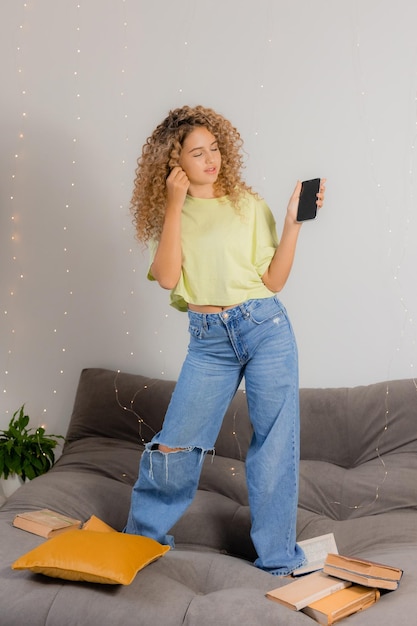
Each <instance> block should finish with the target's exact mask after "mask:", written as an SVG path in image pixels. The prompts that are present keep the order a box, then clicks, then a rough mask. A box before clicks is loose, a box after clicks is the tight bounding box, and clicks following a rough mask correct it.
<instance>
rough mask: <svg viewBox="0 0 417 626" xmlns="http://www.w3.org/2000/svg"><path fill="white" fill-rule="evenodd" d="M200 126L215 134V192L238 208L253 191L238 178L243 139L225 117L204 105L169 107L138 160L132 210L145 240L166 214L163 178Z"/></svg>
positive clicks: (152, 236) (156, 232)
mask: <svg viewBox="0 0 417 626" xmlns="http://www.w3.org/2000/svg"><path fill="white" fill-rule="evenodd" d="M201 126H203V127H205V128H207V129H208V130H209V131H210V132H211V133H212V135H214V137H215V138H216V140H217V143H218V146H219V150H220V154H221V156H222V166H221V168H220V172H219V176H218V178H217V181H216V183H215V185H214V191H215V193H216V196H218V197H220V196H224V195H227V196H229V199H230V201H231V202H232V204H233V206H235V207H236V209H238V202H239V199H240V197H241V196H242V194H243V193H244V191H248V192H249V193H254V192H253V191H252V189H251V187H249V186H248V185H247V184H246V183H245V182H244V181H243V180H242V179H241V170H242V168H243V157H242V153H241V149H242V146H243V141H242V139H241V136H240V134H239V132H238V130H237V129H236V128H235V127H234V126H233V125H232V124H231V123H230V122H229V121H228V120H227V119H225V118H224V117H223V116H222V115H219V114H218V113H216V112H215V111H213V110H212V109H208V108H205V107H203V106H196V107H189V106H184V107H181V108H178V109H175V110H173V111H170V112H169V115H168V116H167V117H166V118H165V119H164V121H163V122H161V124H159V125H158V126H157V127H156V129H155V130H154V131H153V133H152V135H151V136H150V137H148V139H147V140H146V143H145V144H144V146H143V148H142V154H141V156H140V157H139V158H138V161H137V163H138V166H137V169H136V178H135V183H134V190H133V196H132V200H131V212H132V214H133V223H134V225H135V228H136V236H137V238H138V239H139V241H142V242H144V243H146V242H147V241H149V240H150V239H156V240H158V239H159V237H160V235H161V231H162V226H163V223H164V217H165V206H166V198H167V191H166V179H167V177H168V175H169V173H170V171H171V169H172V168H173V167H175V166H176V165H178V160H179V158H180V154H181V150H182V146H183V144H184V141H185V139H186V137H187V136H188V135H189V134H190V133H191V131H192V130H194V129H195V128H196V127H201ZM255 195H256V194H255Z"/></svg>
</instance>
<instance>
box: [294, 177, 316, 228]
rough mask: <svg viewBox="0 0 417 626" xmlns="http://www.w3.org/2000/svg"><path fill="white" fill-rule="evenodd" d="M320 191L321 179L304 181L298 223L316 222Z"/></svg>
mask: <svg viewBox="0 0 417 626" xmlns="http://www.w3.org/2000/svg"><path fill="white" fill-rule="evenodd" d="M319 190H320V178H313V179H311V180H304V181H303V182H302V183H301V193H300V201H299V203H298V211H297V222H305V221H306V220H314V218H315V217H316V215H317V204H316V202H317V194H318V192H319Z"/></svg>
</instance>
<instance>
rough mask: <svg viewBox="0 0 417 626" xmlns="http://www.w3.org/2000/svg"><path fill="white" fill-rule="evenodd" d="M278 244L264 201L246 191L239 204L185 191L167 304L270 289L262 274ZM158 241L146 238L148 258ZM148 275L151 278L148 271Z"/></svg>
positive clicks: (223, 299)
mask: <svg viewBox="0 0 417 626" xmlns="http://www.w3.org/2000/svg"><path fill="white" fill-rule="evenodd" d="M277 245H278V237H277V234H276V226H275V220H274V217H273V215H272V213H271V211H270V209H269V207H268V206H267V204H266V203H265V201H264V200H262V199H260V198H257V197H256V196H253V195H252V194H250V193H246V194H245V196H244V197H243V198H242V200H241V201H240V202H239V208H238V209H236V208H235V207H233V206H232V204H231V203H230V201H229V199H228V197H227V196H225V197H223V198H213V199H201V198H194V197H191V196H187V197H186V200H185V203H184V206H183V209H182V216H181V246H182V270H181V276H180V279H179V281H178V284H177V285H176V287H175V288H174V289H173V290H172V291H171V305H172V306H173V307H175V308H176V309H178V310H179V311H186V310H187V303H189V304H199V305H210V304H211V305H216V306H230V305H233V304H239V303H240V302H244V301H246V300H251V299H253V298H268V297H270V296H271V295H272V293H271V291H270V290H269V289H268V288H267V287H266V286H265V285H264V283H263V282H262V279H261V277H262V276H263V274H264V273H265V271H266V269H267V268H268V266H269V264H270V262H271V259H272V257H273V256H274V253H275V249H276V247H277ZM157 246H158V242H156V241H152V242H151V243H150V246H149V247H150V262H151V265H152V261H153V258H154V256H155V252H156V249H157ZM148 278H149V279H150V280H154V278H153V276H152V273H151V271H149V273H148Z"/></svg>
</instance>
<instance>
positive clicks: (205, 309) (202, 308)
mask: <svg viewBox="0 0 417 626" xmlns="http://www.w3.org/2000/svg"><path fill="white" fill-rule="evenodd" d="M235 306H238V304H230V305H228V306H216V305H214V304H201V305H200V304H189V305H188V308H189V309H190V311H194V312H195V313H221V312H222V311H227V309H233V308H234V307H235Z"/></svg>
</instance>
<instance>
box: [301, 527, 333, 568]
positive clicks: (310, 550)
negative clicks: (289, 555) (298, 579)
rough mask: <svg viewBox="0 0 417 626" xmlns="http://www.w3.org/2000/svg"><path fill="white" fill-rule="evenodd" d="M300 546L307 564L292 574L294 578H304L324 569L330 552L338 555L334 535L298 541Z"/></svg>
mask: <svg viewBox="0 0 417 626" xmlns="http://www.w3.org/2000/svg"><path fill="white" fill-rule="evenodd" d="M298 545H299V546H300V548H302V549H303V550H304V554H305V556H306V559H307V563H306V564H305V565H302V566H301V567H299V568H297V569H296V570H294V571H293V573H292V575H293V576H302V575H304V574H308V573H309V572H315V571H317V570H319V569H323V566H324V561H325V559H326V556H327V555H328V554H329V552H331V553H333V554H337V553H338V549H337V545H336V540H335V538H334V534H333V533H327V534H326V535H319V536H318V537H313V538H312V539H304V540H303V541H298Z"/></svg>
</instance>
